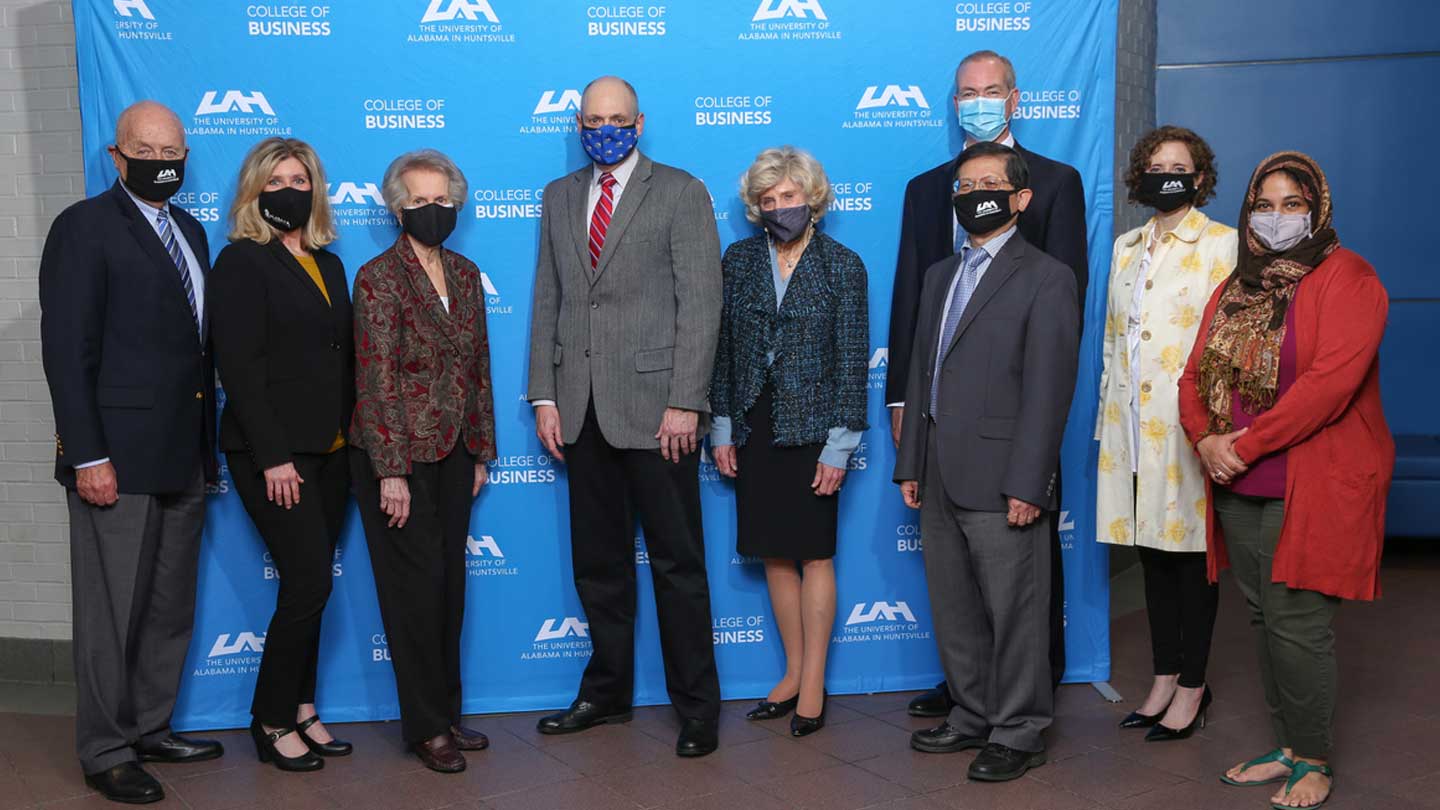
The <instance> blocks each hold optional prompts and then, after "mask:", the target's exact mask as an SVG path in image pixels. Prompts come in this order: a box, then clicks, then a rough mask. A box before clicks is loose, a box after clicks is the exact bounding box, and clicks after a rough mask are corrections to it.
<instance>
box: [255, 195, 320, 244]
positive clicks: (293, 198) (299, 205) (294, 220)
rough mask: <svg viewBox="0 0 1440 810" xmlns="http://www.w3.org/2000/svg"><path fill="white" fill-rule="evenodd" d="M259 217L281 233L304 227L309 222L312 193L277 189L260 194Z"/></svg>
mask: <svg viewBox="0 0 1440 810" xmlns="http://www.w3.org/2000/svg"><path fill="white" fill-rule="evenodd" d="M257 202H258V203H259V204H260V216H261V218H262V219H264V220H265V221H266V222H268V223H270V224H271V225H274V226H275V228H276V229H277V230H279V231H280V232H281V233H289V232H291V231H294V230H298V229H300V228H303V227H305V223H307V222H309V221H310V206H311V205H312V204H313V203H314V191H313V190H311V189H308V188H307V189H305V190H304V191H301V190H300V189H298V188H290V187H286V188H277V189H275V190H274V191H262V192H260V199H259V200H258V201H257Z"/></svg>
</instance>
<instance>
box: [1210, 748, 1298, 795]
mask: <svg viewBox="0 0 1440 810" xmlns="http://www.w3.org/2000/svg"><path fill="white" fill-rule="evenodd" d="M1270 762H1278V763H1280V764H1281V765H1284V766H1285V767H1287V768H1289V769H1290V773H1291V775H1293V774H1294V773H1295V762H1294V760H1292V759H1290V758H1289V757H1287V756H1285V751H1284V749H1281V748H1276V749H1275V750H1274V751H1271V752H1270V753H1268V754H1266V755H1265V756H1263V757H1256V758H1254V759H1252V760H1250V761H1249V762H1247V763H1245V764H1244V765H1241V766H1240V773H1244V772H1246V771H1248V770H1250V769H1251V768H1254V767H1255V766H1257V765H1265V764H1267V763H1270ZM1289 778H1290V777H1289V776H1277V777H1275V778H1274V779H1266V780H1264V781H1260V782H1241V781H1240V780H1238V779H1231V778H1230V774H1228V773H1222V774H1220V781H1221V782H1224V783H1225V784H1227V785H1230V786H1232V787H1255V786H1257V785H1273V784H1275V783H1276V782H1284V781H1285V780H1286V779H1289Z"/></svg>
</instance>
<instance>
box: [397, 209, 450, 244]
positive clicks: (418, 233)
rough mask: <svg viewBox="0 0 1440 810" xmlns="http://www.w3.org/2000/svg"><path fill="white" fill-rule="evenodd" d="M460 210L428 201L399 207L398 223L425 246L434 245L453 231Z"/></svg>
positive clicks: (442, 240)
mask: <svg viewBox="0 0 1440 810" xmlns="http://www.w3.org/2000/svg"><path fill="white" fill-rule="evenodd" d="M459 215H460V211H459V209H457V208H456V207H455V206H453V205H452V206H448V207H447V206H444V205H441V204H440V203H430V204H429V205H422V206H420V207H419V208H402V209H400V223H401V226H402V227H403V228H404V229H405V233H408V234H410V235H411V236H413V237H415V238H416V239H418V240H419V241H420V244H422V245H426V246H427V247H436V246H437V245H439V244H440V243H441V242H444V241H445V240H446V239H448V238H449V237H450V234H451V233H453V232H454V231H455V222H456V219H457V218H458V217H459Z"/></svg>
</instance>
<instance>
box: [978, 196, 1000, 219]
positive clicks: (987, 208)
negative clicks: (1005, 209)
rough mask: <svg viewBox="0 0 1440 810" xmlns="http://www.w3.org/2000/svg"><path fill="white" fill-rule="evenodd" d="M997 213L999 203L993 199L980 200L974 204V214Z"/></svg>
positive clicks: (981, 215)
mask: <svg viewBox="0 0 1440 810" xmlns="http://www.w3.org/2000/svg"><path fill="white" fill-rule="evenodd" d="M998 213H1000V203H997V202H995V201H994V200H981V201H980V204H979V205H977V206H975V216H977V217H983V216H985V215H987V214H998Z"/></svg>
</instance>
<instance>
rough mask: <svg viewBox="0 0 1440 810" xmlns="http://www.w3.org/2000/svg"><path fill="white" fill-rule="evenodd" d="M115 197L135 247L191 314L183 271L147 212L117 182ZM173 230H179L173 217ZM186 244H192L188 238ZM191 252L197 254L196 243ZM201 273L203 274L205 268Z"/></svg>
mask: <svg viewBox="0 0 1440 810" xmlns="http://www.w3.org/2000/svg"><path fill="white" fill-rule="evenodd" d="M112 193H113V194H114V195H115V204H116V205H118V206H120V211H121V212H122V213H124V215H125V216H126V217H127V218H128V219H129V220H130V234H131V235H132V236H134V237H135V241H136V243H138V244H139V245H140V249H141V250H143V251H144V252H145V255H146V256H149V257H150V260H151V261H152V262H153V263H154V265H155V270H156V272H158V273H160V275H161V276H162V277H164V278H166V279H168V281H167V282H166V283H167V284H168V285H169V287H170V289H171V290H173V291H174V292H175V294H176V295H177V296H179V298H180V306H181V307H183V308H184V309H185V310H186V311H187V312H188V311H189V310H190V302H189V300H187V299H186V297H185V282H184V281H183V280H182V279H181V278H180V268H179V267H178V266H176V264H175V260H174V259H172V258H170V253H169V252H168V251H166V250H165V245H164V243H162V242H161V241H160V234H158V233H156V232H155V226H154V225H151V224H150V220H149V219H147V218H146V217H145V214H144V212H142V211H141V210H140V209H139V207H138V206H137V205H136V204H135V201H134V200H132V199H130V195H129V194H126V193H125V189H123V188H121V186H120V181H118V180H117V181H115V186H114V188H113V190H112ZM170 227H172V228H174V227H176V225H175V221H174V219H173V216H172V219H171V224H170ZM186 241H187V242H188V241H190V240H189V239H188V238H187V239H186ZM191 250H192V251H193V250H194V247H193V243H192V248H191ZM196 260H197V261H198V260H199V254H196ZM201 272H202V273H203V272H204V268H203V267H202V268H201ZM200 315H201V318H202V320H203V318H204V313H200ZM190 325H191V326H192V327H194V328H195V336H196V337H197V338H200V337H202V335H201V332H200V329H201V326H200V324H197V323H195V319H194V318H193V317H192V318H191V319H190Z"/></svg>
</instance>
